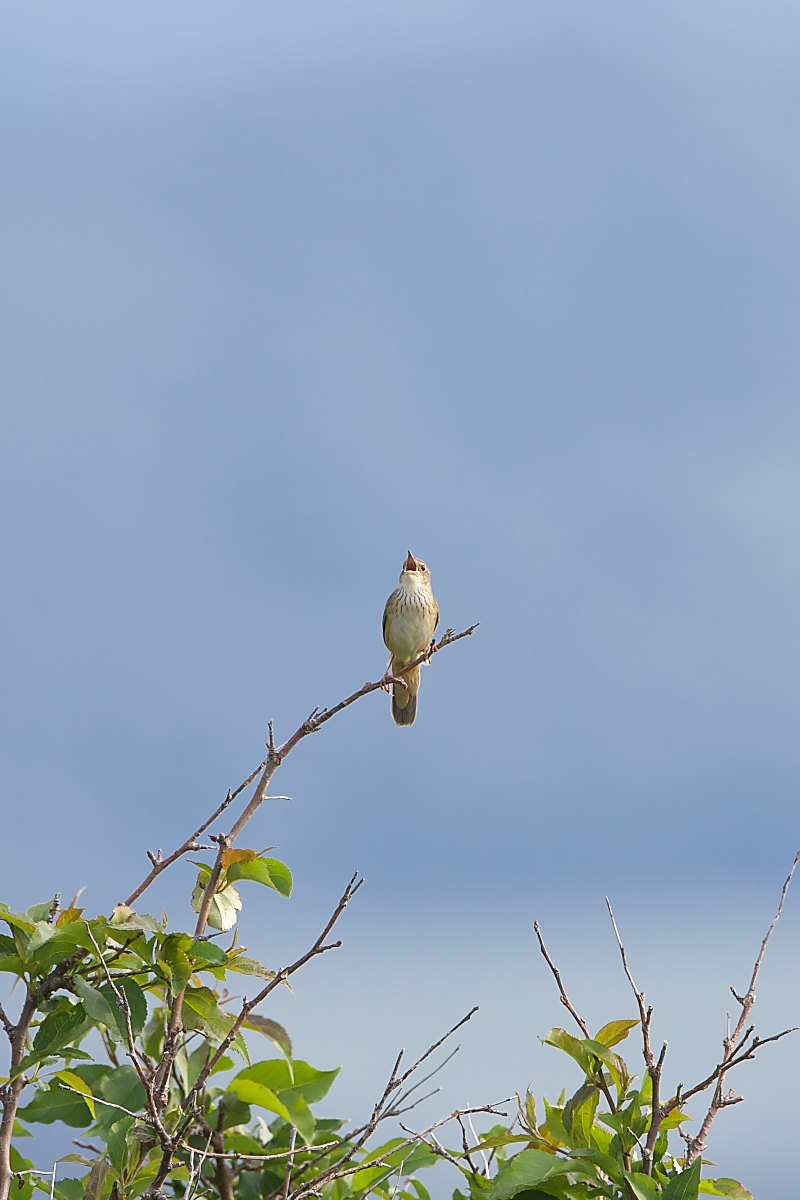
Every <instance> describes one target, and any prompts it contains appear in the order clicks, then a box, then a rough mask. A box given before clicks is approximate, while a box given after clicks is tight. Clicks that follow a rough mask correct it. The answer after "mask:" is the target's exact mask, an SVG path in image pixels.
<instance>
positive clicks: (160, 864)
mask: <svg viewBox="0 0 800 1200" xmlns="http://www.w3.org/2000/svg"><path fill="white" fill-rule="evenodd" d="M266 761H267V760H266V759H264V761H263V762H261V763H259V764H258V766H257V767H256V769H255V771H251V772H250V774H249V775H248V777H247V779H245V780H244V781H243V782H242V783H240V784H239V786H238V787H237V788H236V790H235V791H233V792H230V791H229V792H228V794H227V796H226V797H225V799H224V800H223V801H222V803H221V804H220V805H218V807H217V808H215V809H214V811H213V813H212V814H211V816H210V817H209V818H208V819H207V820H206V821H203V824H202V825H198V827H197V829H195V831H194V833H193V834H191V835H190V836H189V837H188V838H187V839H186V841H185V842H183V843H182V844H181V845H180V846H179V847H178V849H177V850H173V852H172V854H170V855H169V856H168V857H167V858H162V856H161V851H160V850H159V851H158V854H153V853H152V852H151V851H148V852H147V856H148V858H149V859H150V861H151V863H152V864H153V869H152V871H150V873H149V874H148V875H146V876H145V877H144V879H143V880H142V882H141V883H140V884H139V886H138V887H137V888H134V890H133V891H132V892H131V894H130V896H128V899H127V900H126V901H125V904H126V906H128V907H130V906H131V905H132V904H134V903H135V902H136V901H137V900H138V899H139V897H140V896H141V894H142V892H144V891H146V890H147V888H149V887H150V884H151V883H152V882H153V880H154V879H157V878H158V876H159V875H160V874H161V872H162V871H166V869H167V867H169V866H171V865H172V863H174V862H175V861H176V860H177V859H179V858H181V857H182V856H183V855H184V854H188V853H190V851H192V850H196V849H198V846H197V839H198V838H199V837H200V836H201V834H203V833H205V831H206V830H207V829H208V827H209V825H213V823H214V822H215V821H216V820H217V818H218V817H220V816H222V814H223V813H224V812H225V809H226V808H228V807H229V806H230V805H231V804H232V803H233V801H234V800H235V799H236V797H237V796H238V795H240V794H241V793H242V792H243V791H244V790H245V788H247V787H249V786H250V784H251V783H252V782H253V780H254V779H255V778H256V776H257V775H258V773H259V771H262V770H263V769H264V767H265V765H266Z"/></svg>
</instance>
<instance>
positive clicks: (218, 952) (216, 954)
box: [189, 941, 228, 970]
mask: <svg viewBox="0 0 800 1200" xmlns="http://www.w3.org/2000/svg"><path fill="white" fill-rule="evenodd" d="M189 954H190V955H191V957H192V958H193V959H194V960H195V962H196V963H197V965H198V967H199V968H200V969H201V970H202V967H201V964H202V963H208V964H209V966H215V967H217V966H220V967H221V966H225V964H226V963H227V961H228V956H227V954H226V953H225V951H224V950H223V949H222V947H221V946H217V945H215V943H214V942H202V941H201V942H193V943H192V946H191V949H190V950H189Z"/></svg>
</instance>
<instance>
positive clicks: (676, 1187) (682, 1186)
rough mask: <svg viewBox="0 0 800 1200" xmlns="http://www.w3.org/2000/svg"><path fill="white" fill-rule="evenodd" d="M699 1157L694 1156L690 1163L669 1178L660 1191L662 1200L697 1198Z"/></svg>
mask: <svg viewBox="0 0 800 1200" xmlns="http://www.w3.org/2000/svg"><path fill="white" fill-rule="evenodd" d="M700 1165H701V1163H700V1159H699V1158H696V1159H695V1160H694V1162H693V1163H692V1165H691V1166H690V1167H689V1168H688V1169H687V1170H686V1171H681V1173H680V1175H675V1176H674V1178H672V1179H670V1181H669V1183H668V1184H667V1186H666V1187H665V1188H664V1190H663V1192H662V1193H661V1196H662V1200H697V1195H698V1192H699V1190H700Z"/></svg>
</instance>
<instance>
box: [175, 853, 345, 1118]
mask: <svg viewBox="0 0 800 1200" xmlns="http://www.w3.org/2000/svg"><path fill="white" fill-rule="evenodd" d="M363 882H364V881H363V879H359V878H358V875H357V874H355V875H353V876H352V877H351V879H350V881H349V883H348V884H347V887H346V888H345V890H344V892H343V893H342V896H341V898H340V900H339V903H338V904H337V905H336V908H335V909H334V911H333V913H332V915H331V917H330V918H329V920H328V922H327V924H326V925H325V928H324V929H323V930H322V932H321V933H320V935H319V937H318V938H317V940H316V941H315V942H314V944H313V946H311V947H310V948H309V949H308V950H306V952H305V954H301V955H300V957H299V958H298V959H296V960H295V961H294V962H293V963H291V965H290V966H288V967H283V968H282V969H281V970H280V971H278V972H276V974H275V976H274V978H273V979H271V980H270V981H269V983H267V984H266V985H265V986H264V987H263V988H262V989H261V991H260V992H259V993H258V994H257V995H256V996H254V997H253V999H252V1000H245V1001H244V1002H243V1004H242V1007H241V1009H240V1011H239V1015H238V1017H237V1018H236V1020H235V1021H234V1023H233V1025H232V1026H231V1029H230V1031H229V1033H228V1034H227V1035H226V1036H225V1037H224V1038H223V1039H222V1041H221V1042H220V1044H219V1046H218V1047H217V1049H216V1051H215V1052H214V1054H213V1055H212V1056H211V1058H210V1059H209V1060H208V1062H207V1063H206V1065H205V1067H204V1068H203V1070H202V1071H201V1072H200V1075H199V1076H198V1078H197V1082H196V1083H195V1084H194V1087H193V1088H192V1090H191V1091H190V1092H189V1094H188V1095H187V1097H186V1099H185V1100H184V1102H183V1105H182V1107H183V1109H184V1110H185V1111H186V1112H187V1113H188V1114H189V1116H188V1117H187V1118H184V1122H183V1125H182V1127H181V1130H180V1133H179V1136H182V1135H183V1131H184V1129H185V1128H186V1125H187V1122H188V1120H190V1119H191V1113H192V1110H193V1107H194V1102H195V1098H196V1097H197V1095H198V1094H199V1093H200V1091H201V1090H202V1089H203V1088H204V1087H205V1084H206V1080H207V1079H208V1077H209V1075H210V1074H211V1072H212V1071H213V1070H214V1067H215V1066H216V1065H217V1063H218V1062H219V1060H220V1059H221V1058H222V1056H223V1055H224V1054H225V1052H226V1051H227V1049H228V1047H229V1046H230V1045H231V1043H232V1042H233V1040H234V1039H235V1037H236V1035H237V1034H238V1032H239V1030H240V1029H241V1028H242V1025H243V1024H244V1022H245V1021H246V1020H247V1017H248V1016H249V1015H250V1013H251V1012H252V1011H253V1009H254V1008H257V1007H258V1005H259V1004H261V1003H262V1001H263V1000H265V999H266V997H267V996H268V995H269V994H270V992H271V991H273V990H274V989H275V988H276V987H278V985H279V984H281V983H284V982H285V981H286V980H287V979H288V978H289V976H290V975H294V973H295V971H299V970H300V968H301V967H302V966H305V964H306V963H307V962H309V960H310V959H312V958H314V957H316V955H318V954H324V953H325V952H326V951H327V950H335V949H337V948H338V947H339V946H341V942H328V943H326V941H325V939H326V938H327V936H328V934H329V933H330V932H331V930H332V929H333V927H334V925H335V924H336V922H337V921H338V920H339V918H340V917H341V915H342V913H343V912H344V910H345V908H346V907H347V905H348V904H349V903H350V901H351V900H352V898H353V896H354V895H355V894H356V892H357V891H358V889H359V888H360V887H361V885H362V883H363Z"/></svg>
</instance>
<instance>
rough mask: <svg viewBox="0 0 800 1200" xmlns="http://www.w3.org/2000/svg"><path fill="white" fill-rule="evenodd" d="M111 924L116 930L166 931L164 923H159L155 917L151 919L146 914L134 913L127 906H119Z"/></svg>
mask: <svg viewBox="0 0 800 1200" xmlns="http://www.w3.org/2000/svg"><path fill="white" fill-rule="evenodd" d="M110 924H111V925H112V926H113V927H114V928H115V929H130V930H135V929H138V930H141V931H142V932H143V933H163V932H164V929H165V922H164V921H157V920H156V918H155V917H150V916H148V915H147V914H146V913H137V912H134V911H133V909H132V908H128V906H127V905H125V904H118V905H117V907H116V908H115V909H114V911H113V913H112V914H111V922H110Z"/></svg>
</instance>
